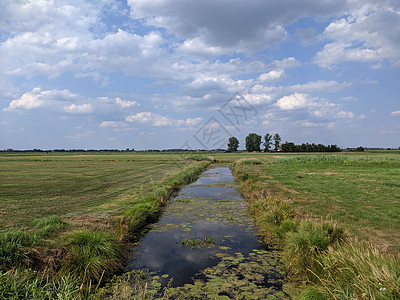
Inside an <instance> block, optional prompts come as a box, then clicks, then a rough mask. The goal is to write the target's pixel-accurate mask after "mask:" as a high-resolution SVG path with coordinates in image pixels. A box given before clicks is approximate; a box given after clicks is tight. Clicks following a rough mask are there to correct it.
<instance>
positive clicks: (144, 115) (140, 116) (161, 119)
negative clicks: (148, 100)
mask: <svg viewBox="0 0 400 300" xmlns="http://www.w3.org/2000/svg"><path fill="white" fill-rule="evenodd" d="M125 120H126V121H127V122H137V123H141V124H149V125H151V126H156V127H161V126H178V127H181V128H182V127H183V128H185V127H193V126H196V125H198V124H200V122H201V121H202V120H203V118H201V117H196V118H187V119H184V120H174V119H171V118H169V117H166V116H161V115H159V114H155V113H152V112H140V113H137V114H135V115H132V116H128V117H126V118H125Z"/></svg>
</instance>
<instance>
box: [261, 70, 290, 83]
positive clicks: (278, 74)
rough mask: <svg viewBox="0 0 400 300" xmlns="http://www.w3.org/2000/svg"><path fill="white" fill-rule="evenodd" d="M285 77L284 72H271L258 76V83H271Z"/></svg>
mask: <svg viewBox="0 0 400 300" xmlns="http://www.w3.org/2000/svg"><path fill="white" fill-rule="evenodd" d="M283 76H285V71H284V70H279V69H278V70H272V71H270V72H268V73H263V74H261V75H260V76H258V81H259V82H268V81H273V80H277V79H280V78H282V77H283Z"/></svg>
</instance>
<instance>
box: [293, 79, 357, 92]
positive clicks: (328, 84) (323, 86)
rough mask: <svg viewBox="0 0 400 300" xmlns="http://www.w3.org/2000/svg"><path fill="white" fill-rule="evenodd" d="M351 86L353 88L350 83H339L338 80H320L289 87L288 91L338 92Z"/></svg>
mask: <svg viewBox="0 0 400 300" xmlns="http://www.w3.org/2000/svg"><path fill="white" fill-rule="evenodd" d="M350 86H352V83H350V82H337V81H336V80H329V81H326V80H318V81H310V82H308V83H305V84H296V85H292V86H290V87H288V89H289V90H291V91H294V92H299V93H313V92H338V91H340V90H342V89H344V88H347V87H350Z"/></svg>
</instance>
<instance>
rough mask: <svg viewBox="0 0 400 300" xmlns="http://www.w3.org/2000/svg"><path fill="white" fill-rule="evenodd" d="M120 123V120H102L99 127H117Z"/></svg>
mask: <svg viewBox="0 0 400 300" xmlns="http://www.w3.org/2000/svg"><path fill="white" fill-rule="evenodd" d="M119 125H120V122H116V121H103V122H101V124H100V127H103V128H104V127H114V128H115V127H118V126H119Z"/></svg>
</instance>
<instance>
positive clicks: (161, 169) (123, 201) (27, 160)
mask: <svg viewBox="0 0 400 300" xmlns="http://www.w3.org/2000/svg"><path fill="white" fill-rule="evenodd" d="M186 156H187V155H186ZM186 156H185V155H181V154H170V153H162V154H158V153H93V154H92V153H49V154H45V153H39V154H37V153H31V154H30V153H28V154H0V230H2V229H6V228H10V227H16V226H24V225H26V224H28V223H29V222H31V221H32V220H34V219H36V218H40V217H46V216H49V215H58V216H60V217H62V218H63V219H67V220H68V222H69V223H72V224H75V223H76V224H78V225H79V223H82V225H84V223H86V222H90V221H92V222H95V223H97V224H98V225H99V226H101V223H107V222H102V220H103V221H106V220H109V219H110V216H113V215H118V214H119V213H120V212H121V211H122V210H124V209H125V208H127V207H128V206H129V205H132V204H133V202H134V199H135V198H137V196H142V195H145V194H147V193H150V192H151V191H152V190H153V188H154V187H155V186H157V185H160V184H162V183H163V181H164V180H166V179H168V178H170V177H172V176H174V175H176V174H177V173H179V172H182V170H184V169H186V168H190V167H193V166H194V165H196V164H198V162H197V161H194V160H187V159H185V157H186ZM96 220H97V221H96ZM103 225H104V224H103Z"/></svg>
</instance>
